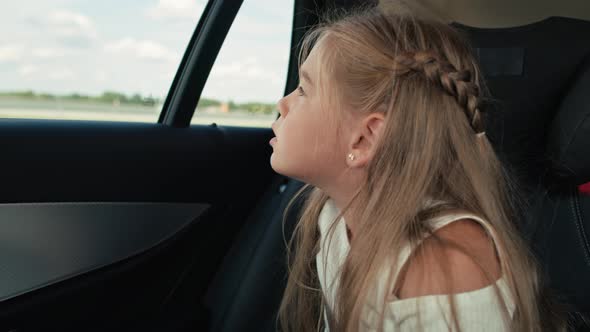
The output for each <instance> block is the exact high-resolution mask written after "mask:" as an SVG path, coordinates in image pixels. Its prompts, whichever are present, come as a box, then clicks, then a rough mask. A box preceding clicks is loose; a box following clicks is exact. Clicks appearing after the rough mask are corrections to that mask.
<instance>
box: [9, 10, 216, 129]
mask: <svg viewBox="0 0 590 332" xmlns="http://www.w3.org/2000/svg"><path fill="white" fill-rule="evenodd" d="M206 2H207V1H206V0H142V1H138V0H129V1H115V0H103V1H87V0H67V1H66V0H44V1H32V0H21V1H8V2H4V3H3V4H2V10H1V11H0V22H2V29H1V30H0V73H2V79H1V80H0V118H40V119H76V120H80V119H87V120H109V121H138V122H154V123H155V122H157V119H158V116H159V113H160V110H161V108H162V103H163V101H164V99H165V98H166V94H167V93H168V90H169V88H170V85H171V83H172V79H173V77H174V74H175V73H176V70H177V68H178V66H179V64H180V60H181V57H182V55H183V53H184V51H185V48H186V46H187V44H188V42H189V39H190V37H191V34H192V33H193V31H194V29H195V26H196V25H197V22H198V20H199V18H200V16H201V14H202V12H203V10H204V7H205V4H206Z"/></svg>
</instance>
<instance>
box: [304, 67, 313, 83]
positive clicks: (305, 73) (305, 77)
mask: <svg viewBox="0 0 590 332" xmlns="http://www.w3.org/2000/svg"><path fill="white" fill-rule="evenodd" d="M301 77H303V79H304V80H306V81H307V83H309V84H310V85H313V83H312V82H311V79H310V78H309V74H308V73H307V72H306V71H305V70H301Z"/></svg>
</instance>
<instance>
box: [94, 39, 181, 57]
mask: <svg viewBox="0 0 590 332" xmlns="http://www.w3.org/2000/svg"><path fill="white" fill-rule="evenodd" d="M104 49H105V51H106V52H109V53H117V54H121V53H123V54H124V53H127V54H130V55H132V56H135V57H138V58H142V59H149V60H159V61H177V60H178V58H179V55H177V54H176V53H175V52H172V51H171V50H170V49H168V48H167V47H165V46H164V45H162V44H159V43H157V42H155V41H152V40H137V39H134V38H129V37H127V38H123V39H120V40H117V41H114V42H110V43H107V44H106V45H105V47H104Z"/></svg>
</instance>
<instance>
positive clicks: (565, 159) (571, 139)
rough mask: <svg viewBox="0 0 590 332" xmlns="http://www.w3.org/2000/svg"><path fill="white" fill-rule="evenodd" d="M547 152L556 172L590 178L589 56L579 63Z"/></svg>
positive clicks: (580, 179) (571, 178)
mask: <svg viewBox="0 0 590 332" xmlns="http://www.w3.org/2000/svg"><path fill="white" fill-rule="evenodd" d="M547 152H548V155H549V158H550V159H551V163H552V167H553V169H554V175H557V176H558V177H559V178H560V179H561V180H567V181H570V182H572V183H573V184H575V185H579V184H583V183H585V182H588V181H590V58H588V59H586V61H585V62H584V63H583V64H582V65H581V66H580V67H579V70H578V75H577V76H576V77H575V79H574V80H573V84H572V85H571V86H570V87H569V89H568V90H567V92H566V94H565V97H564V98H563V100H562V102H561V104H560V105H559V108H558V111H557V113H556V115H555V118H554V119H553V122H552V124H551V127H550V130H549V137H548V140H547Z"/></svg>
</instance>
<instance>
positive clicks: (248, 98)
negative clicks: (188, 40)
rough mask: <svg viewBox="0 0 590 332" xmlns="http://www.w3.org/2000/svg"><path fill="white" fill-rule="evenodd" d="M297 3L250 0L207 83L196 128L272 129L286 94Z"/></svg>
mask: <svg viewBox="0 0 590 332" xmlns="http://www.w3.org/2000/svg"><path fill="white" fill-rule="evenodd" d="M293 8H294V2H293V1H292V0H245V1H244V3H243V4H242V6H241V8H240V10H239V12H238V14H237V16H236V18H235V20H234V22H233V24H232V26H231V28H230V30H229V32H228V35H227V38H226V39H225V41H224V43H223V46H222V47H221V50H220V51H219V55H218V56H217V58H216V60H215V64H214V65H213V67H212V69H211V73H210V75H209V78H208V80H207V83H206V84H205V87H204V90H203V92H202V94H201V98H200V100H199V103H198V105H197V109H196V110H195V113H194V116H193V119H192V121H191V124H211V123H216V124H221V125H231V126H246V127H270V125H271V124H272V122H273V121H274V120H275V119H276V117H277V110H276V103H277V101H278V100H279V99H280V98H281V97H282V96H283V95H284V91H285V84H286V80H287V69H288V62H289V53H290V45H291V30H292V25H293Z"/></svg>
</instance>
